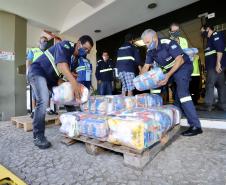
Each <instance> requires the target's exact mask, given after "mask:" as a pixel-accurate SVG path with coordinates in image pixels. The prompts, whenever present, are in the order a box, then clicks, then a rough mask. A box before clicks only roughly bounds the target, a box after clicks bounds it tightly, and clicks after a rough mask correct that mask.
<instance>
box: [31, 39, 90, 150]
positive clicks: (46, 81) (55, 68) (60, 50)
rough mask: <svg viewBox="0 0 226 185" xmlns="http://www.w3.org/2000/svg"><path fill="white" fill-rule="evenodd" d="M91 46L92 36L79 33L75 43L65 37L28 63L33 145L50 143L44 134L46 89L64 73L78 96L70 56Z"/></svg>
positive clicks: (76, 55)
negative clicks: (33, 99)
mask: <svg viewBox="0 0 226 185" xmlns="http://www.w3.org/2000/svg"><path fill="white" fill-rule="evenodd" d="M92 47H93V40H92V38H91V37H90V36H88V35H84V36H82V37H80V38H79V40H78V42H77V44H76V45H75V44H74V43H72V42H69V41H61V42H58V43H57V44H56V45H54V46H52V47H50V48H49V49H47V50H46V51H45V52H44V54H43V55H41V56H40V57H39V58H38V59H37V60H36V61H35V62H34V63H32V64H31V66H30V68H29V71H28V81H29V82H30V84H31V86H32V88H33V90H34V93H35V97H36V99H37V106H36V109H35V113H34V119H33V123H32V124H33V137H34V145H35V146H38V147H39V148H40V149H46V148H49V147H50V146H51V143H50V142H49V141H48V140H47V139H46V137H45V111H46V107H47V105H48V101H49V90H52V87H54V86H57V85H58V82H59V81H62V79H63V77H64V78H66V79H67V80H68V81H69V82H70V83H71V85H72V89H73V91H74V94H75V97H76V99H80V97H81V90H80V87H79V84H78V82H77V81H76V79H75V77H74V76H73V74H72V72H71V70H70V65H71V58H72V56H74V57H75V58H78V56H80V55H82V54H84V53H86V54H87V53H89V52H90V50H91V49H92ZM75 62H76V60H75ZM72 70H74V69H72Z"/></svg>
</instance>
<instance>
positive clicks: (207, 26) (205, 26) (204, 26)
mask: <svg viewBox="0 0 226 185" xmlns="http://www.w3.org/2000/svg"><path fill="white" fill-rule="evenodd" d="M201 28H204V30H206V29H207V28H210V29H211V30H214V25H213V24H211V23H206V24H204V25H202V27H201Z"/></svg>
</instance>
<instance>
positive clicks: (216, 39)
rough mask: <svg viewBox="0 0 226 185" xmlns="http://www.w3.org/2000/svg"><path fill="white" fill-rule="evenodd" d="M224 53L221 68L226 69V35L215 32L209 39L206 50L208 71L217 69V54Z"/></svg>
mask: <svg viewBox="0 0 226 185" xmlns="http://www.w3.org/2000/svg"><path fill="white" fill-rule="evenodd" d="M216 52H222V53H223V57H222V59H221V66H222V67H223V68H225V67H226V53H225V44H224V35H223V33H222V32H213V34H212V35H211V36H210V38H207V44H206V49H205V62H206V70H211V69H214V70H215V67H216V62H217V53H216Z"/></svg>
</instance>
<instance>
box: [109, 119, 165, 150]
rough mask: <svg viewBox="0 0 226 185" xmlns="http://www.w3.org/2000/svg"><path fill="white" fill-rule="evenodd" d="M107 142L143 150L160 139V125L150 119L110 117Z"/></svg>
mask: <svg viewBox="0 0 226 185" xmlns="http://www.w3.org/2000/svg"><path fill="white" fill-rule="evenodd" d="M108 125H109V128H110V132H109V136H108V142H110V143H113V144H119V145H125V146H128V147H131V148H134V149H137V150H143V149H144V148H147V147H149V146H151V145H153V144H154V143H156V142H158V141H159V139H160V138H161V131H160V124H159V123H158V122H156V121H154V120H152V119H142V118H132V117H124V118H123V117H112V118H110V119H109V120H108Z"/></svg>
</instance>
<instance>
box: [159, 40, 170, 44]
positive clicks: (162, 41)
mask: <svg viewBox="0 0 226 185" xmlns="http://www.w3.org/2000/svg"><path fill="white" fill-rule="evenodd" d="M160 42H161V44H169V43H170V42H171V40H170V39H161V40H160Z"/></svg>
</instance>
